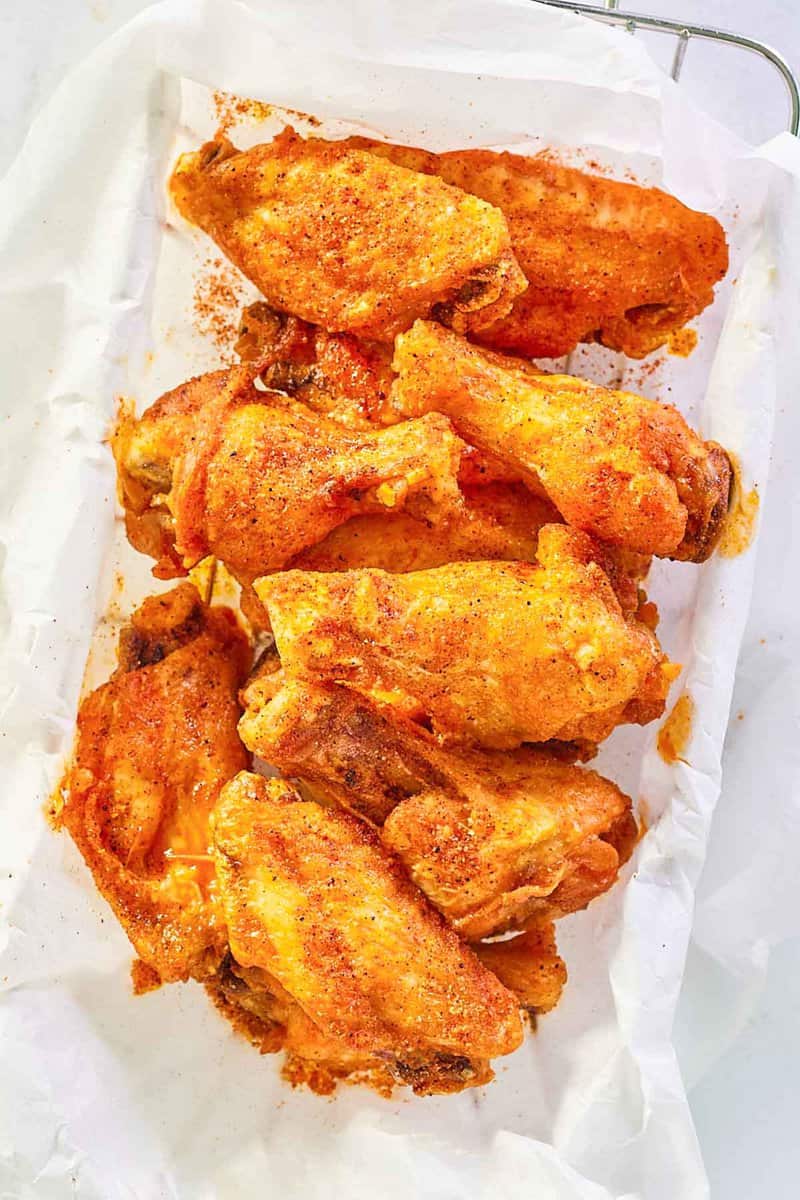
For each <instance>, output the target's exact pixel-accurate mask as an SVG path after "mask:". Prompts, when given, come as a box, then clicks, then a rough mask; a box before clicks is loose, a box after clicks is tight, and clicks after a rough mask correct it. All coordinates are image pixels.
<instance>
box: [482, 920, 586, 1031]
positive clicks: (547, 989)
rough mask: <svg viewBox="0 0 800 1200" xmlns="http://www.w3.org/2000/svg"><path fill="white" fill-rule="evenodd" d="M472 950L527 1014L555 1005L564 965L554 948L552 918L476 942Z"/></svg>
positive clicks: (563, 974)
mask: <svg viewBox="0 0 800 1200" xmlns="http://www.w3.org/2000/svg"><path fill="white" fill-rule="evenodd" d="M472 949H473V950H474V951H475V953H476V954H477V956H478V958H479V959H480V960H481V962H482V963H483V965H484V966H485V967H488V968H489V970H490V971H491V972H492V974H493V975H496V976H497V978H498V979H499V980H500V982H501V983H502V984H504V985H505V986H506V987H507V988H508V989H509V991H512V992H514V994H515V995H516V996H517V998H518V999H519V1002H520V1004H521V1005H522V1007H523V1008H525V1009H527V1010H528V1012H529V1013H533V1014H536V1013H546V1012H550V1010H551V1009H552V1008H555V1006H556V1005H557V1004H558V1002H559V1000H560V999H561V993H562V991H563V990H564V984H565V983H566V982H567V968H566V966H565V965H564V960H563V959H562V958H561V957H560V955H559V953H558V949H557V947H556V936H555V927H554V926H553V923H552V921H546V922H545V923H544V924H542V925H536V926H535V927H534V928H533V929H529V930H528V931H527V932H526V933H520V934H517V936H516V937H512V938H506V939H505V940H504V941H502V942H478V944H477V945H475V946H473V947H472Z"/></svg>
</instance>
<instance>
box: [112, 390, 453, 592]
mask: <svg viewBox="0 0 800 1200" xmlns="http://www.w3.org/2000/svg"><path fill="white" fill-rule="evenodd" d="M162 431H163V437H162ZM461 445H462V444H461V442H460V441H459V439H458V438H456V437H455V435H454V434H453V433H452V431H451V429H450V425H449V422H448V421H447V419H446V418H445V417H441V416H439V415H438V414H434V415H431V416H428V417H425V418H422V419H421V420H418V421H403V422H401V423H400V424H399V425H395V426H392V427H390V428H388V429H379V430H376V431H374V432H362V431H356V430H348V429H345V428H344V427H343V426H342V425H340V424H338V423H336V422H333V421H330V420H328V419H326V418H325V417H322V416H318V415H316V414H314V413H312V412H310V410H309V409H307V408H306V407H305V406H304V405H302V404H299V403H293V402H289V401H287V400H286V398H285V397H279V396H276V395H275V394H274V393H268V392H261V391H258V390H257V389H256V388H255V387H254V386H253V384H252V373H251V372H248V371H246V370H244V369H242V368H235V369H233V370H232V371H230V372H227V373H226V372H215V373H214V375H213V376H210V377H209V376H202V377H201V378H200V379H197V380H193V381H191V382H190V383H189V384H186V385H184V387H183V388H179V389H177V390H176V392H171V393H168V394H167V395H166V396H164V397H162V398H161V400H159V401H157V402H156V404H154V405H153V406H152V408H151V409H149V410H148V411H147V412H146V413H145V414H144V415H143V416H142V418H141V419H140V420H139V421H135V420H133V419H132V418H131V417H126V418H124V419H123V422H122V423H121V425H120V428H119V430H118V432H117V435H116V437H115V454H116V458H117V464H118V471H119V476H120V481H121V485H120V491H121V496H122V500H123V503H124V504H125V507H126V511H127V514H128V532H129V536H130V537H131V541H132V542H133V544H134V545H135V546H136V548H137V549H140V550H143V551H144V552H145V553H152V554H154V555H155V554H157V555H158V556H159V564H158V569H159V570H160V572H161V573H162V574H164V575H168V574H172V575H175V574H180V573H182V572H185V569H186V568H187V567H190V566H192V565H194V564H195V563H197V562H198V561H199V560H200V559H202V558H203V557H205V556H206V555H208V554H214V555H216V556H217V557H218V558H220V559H221V560H222V561H223V562H224V563H225V565H226V566H227V567H228V568H229V569H230V570H231V572H232V573H233V574H234V575H235V576H236V577H237V578H238V579H239V580H240V581H241V582H243V583H245V584H247V583H249V582H250V581H251V580H252V579H253V578H255V577H256V576H257V575H261V574H265V573H266V572H268V571H273V570H278V569H280V568H281V567H283V566H284V565H285V564H286V563H287V562H289V561H290V560H291V559H292V558H294V557H295V556H296V555H298V554H300V553H302V551H303V550H305V549H306V548H308V547H309V546H312V545H314V544H316V543H317V542H319V541H321V540H322V539H323V538H325V536H326V535H327V534H329V533H330V532H331V530H333V529H335V528H336V527H337V526H338V525H342V524H344V522H346V521H348V520H349V519H350V518H351V517H353V516H355V515H356V514H364V513H374V512H382V513H385V512H387V511H390V512H395V511H398V510H400V509H402V508H404V507H406V508H407V509H408V511H409V513H410V514H412V515H414V516H418V517H419V518H421V519H423V520H424V519H426V518H427V517H428V516H429V514H430V513H434V514H435V515H436V517H437V519H442V520H446V519H447V515H448V513H449V512H450V511H451V510H455V511H457V510H460V507H461V504H462V501H461V495H460V492H459V489H458V481H457V475H458V465H459V460H460V455H461ZM153 527H155V532H154V533H153V532H152V529H153ZM142 531H144V533H143V532H142Z"/></svg>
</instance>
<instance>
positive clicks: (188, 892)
mask: <svg viewBox="0 0 800 1200" xmlns="http://www.w3.org/2000/svg"><path fill="white" fill-rule="evenodd" d="M249 656H250V651H249V646H248V643H247V639H246V638H245V636H244V634H243V633H242V631H241V630H240V629H239V627H238V625H237V623H236V619H235V617H234V616H233V613H232V612H231V611H230V610H229V609H227V608H207V607H206V606H205V605H204V604H202V603H201V601H200V598H199V596H198V595H197V592H196V591H195V589H194V587H192V585H191V584H188V583H184V584H181V585H179V586H178V587H176V588H174V589H173V590H172V591H171V592H168V593H166V594H165V595H162V596H153V597H151V598H150V599H148V600H146V601H145V602H144V604H143V605H142V606H141V608H139V609H138V610H137V612H136V613H134V615H133V617H132V619H131V623H130V625H129V626H128V627H127V628H126V629H124V630H123V632H122V635H121V637H120V653H119V668H118V670H117V671H116V673H115V674H114V675H113V676H112V678H111V679H110V680H109V682H108V683H105V684H103V685H102V687H99V688H98V689H97V690H96V691H94V692H92V694H91V695H90V696H88V697H87V698H86V700H84V702H83V703H82V705H81V708H80V712H79V714H78V738H77V745H76V750H75V756H74V761H73V763H72V766H71V767H70V769H69V771H68V772H67V775H66V777H65V780H64V783H63V785H62V792H63V795H64V806H63V809H62V811H61V814H60V819H61V821H62V822H63V824H64V825H66V827H67V829H68V830H69V832H70V833H71V835H72V837H73V839H74V841H75V843H76V845H77V846H78V849H79V850H80V852H81V854H82V855H83V857H84V859H85V860H86V864H87V866H88V867H89V869H90V870H91V872H92V874H93V876H94V880H95V883H96V884H97V887H98V889H99V891H100V892H101V893H102V894H103V896H105V898H106V900H107V901H108V902H109V904H110V905H111V907H112V908H113V909H114V912H115V913H116V915H117V917H118V919H119V921H120V923H121V924H122V926H123V927H124V929H125V932H126V933H127V934H128V937H129V938H130V940H131V942H132V943H133V945H134V947H135V949H136V952H137V954H138V955H139V956H140V958H141V959H142V961H143V962H145V963H146V964H147V965H148V966H149V967H151V968H152V969H153V970H154V971H155V972H156V973H157V974H158V976H159V978H160V979H161V980H163V981H164V982H169V981H173V980H176V979H187V978H188V977H189V976H190V975H191V976H195V977H198V978H199V977H202V976H204V975H207V974H209V973H210V972H211V971H213V970H214V969H215V968H216V966H217V964H218V963H219V961H220V959H221V958H222V955H223V954H224V951H225V931H224V929H223V928H222V927H221V925H220V924H219V922H218V920H217V918H216V916H215V912H214V909H213V906H212V903H211V899H210V894H209V885H210V883H211V880H212V879H213V864H212V862H211V859H210V857H209V844H210V836H211V835H210V831H209V826H208V822H209V814H210V812H211V810H212V808H213V806H214V804H215V802H216V799H217V796H218V794H219V792H220V789H221V788H222V785H223V784H224V783H226V782H227V781H228V780H229V779H231V778H232V777H233V776H234V775H235V774H236V773H237V772H238V771H241V770H242V769H243V768H244V767H245V766H246V765H247V754H246V751H245V749H244V746H243V745H242V743H241V742H240V741H239V738H238V736H237V733H236V722H237V720H238V718H239V707H238V704H237V701H236V693H237V689H238V687H239V686H240V684H241V683H242V680H243V677H244V674H245V672H246V671H247V667H248V664H249Z"/></svg>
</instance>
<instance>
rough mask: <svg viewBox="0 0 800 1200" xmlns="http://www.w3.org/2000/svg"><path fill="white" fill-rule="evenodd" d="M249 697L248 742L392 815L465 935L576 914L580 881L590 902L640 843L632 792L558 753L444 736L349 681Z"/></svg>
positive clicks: (358, 804) (332, 791) (347, 799)
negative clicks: (464, 743) (478, 745)
mask: <svg viewBox="0 0 800 1200" xmlns="http://www.w3.org/2000/svg"><path fill="white" fill-rule="evenodd" d="M243 698H244V700H245V702H246V704H247V708H246V711H245V715H244V717H243V718H242V721H241V724H240V727H239V728H240V733H241V735H242V739H243V741H244V742H245V744H246V745H247V746H248V747H249V748H250V749H251V750H253V751H254V752H255V753H256V754H258V755H259V756H260V757H261V758H262V759H265V760H266V761H267V762H268V763H270V764H271V765H272V766H273V767H278V768H280V770H281V771H282V772H283V773H284V775H289V776H292V777H293V778H298V779H300V781H301V782H302V784H303V785H304V787H306V788H307V789H309V790H310V793H311V794H312V795H313V796H314V797H315V798H316V799H319V800H320V801H321V802H323V803H326V804H334V805H336V806H338V807H340V808H344V809H348V810H349V811H351V812H353V813H356V814H357V815H358V816H360V817H362V818H365V819H367V820H369V821H370V822H372V823H373V824H375V825H378V826H380V825H383V840H384V842H385V843H386V844H387V845H388V846H390V847H391V848H392V849H393V850H394V851H395V852H396V853H397V854H398V855H399V857H400V858H401V859H402V861H403V862H404V863H405V865H406V867H407V869H408V871H409V874H410V875H411V877H412V878H413V880H414V882H415V883H416V884H417V886H418V887H419V888H420V889H421V890H422V891H423V892H424V893H425V894H426V896H428V898H429V899H430V900H431V901H433V903H434V904H435V905H436V907H437V908H438V909H439V910H440V912H442V913H444V915H445V916H446V917H447V918H448V920H450V922H451V923H452V924H453V926H454V927H455V928H456V929H457V930H458V931H459V933H461V934H462V936H464V937H466V938H470V939H474V938H481V937H488V936H490V935H491V934H494V933H502V932H504V931H505V930H506V929H509V928H522V927H524V926H525V925H526V924H527V923H528V922H529V920H530V919H531V915H532V914H533V915H535V916H536V917H537V918H539V917H541V916H543V915H545V911H546V915H547V916H549V917H552V916H557V915H558V916H560V915H563V913H562V904H561V902H562V898H563V897H565V896H567V893H568V897H567V906H566V907H565V908H564V909H563V911H564V912H572V911H573V909H574V908H576V907H579V908H583V907H585V906H586V905H587V904H588V903H589V901H590V900H592V899H593V898H594V897H595V896H596V895H599V894H600V893H601V892H603V891H606V890H607V889H608V888H609V887H611V885H612V883H613V882H614V880H615V879H616V875H617V871H618V868H619V865H620V863H621V862H623V861H625V859H626V858H627V857H628V855H629V854H630V850H631V847H632V842H630V841H628V840H623V835H627V833H629V832H631V831H632V832H633V834H634V835H635V832H636V825H635V822H634V820H633V817H632V814H631V802H630V800H629V799H628V797H627V796H625V795H624V794H623V793H622V792H621V791H620V790H619V788H617V787H615V785H614V784H613V783H610V782H609V781H608V780H606V779H603V778H601V777H600V776H599V775H597V774H596V773H595V772H594V771H587V770H586V769H585V768H582V767H577V766H573V765H571V764H570V763H567V762H561V761H558V760H557V759H556V758H555V757H553V756H552V755H551V754H548V753H547V752H546V751H543V750H533V749H530V748H523V749H519V750H515V751H507V752H501V751H492V750H480V749H475V748H471V747H469V748H467V747H459V748H458V749H453V748H450V747H446V746H440V745H439V744H438V742H437V741H436V739H435V738H434V736H433V735H432V734H431V733H429V732H428V731H427V730H426V729H424V728H422V727H421V726H419V725H417V724H415V723H413V722H411V721H408V720H406V719H404V718H403V717H402V716H401V715H400V714H398V713H396V712H393V711H392V710H391V708H389V707H383V706H381V705H379V704H376V703H374V702H373V701H372V700H368V699H366V698H365V697H363V696H360V695H359V694H358V693H356V692H354V691H353V690H352V689H350V688H346V687H337V686H328V687H319V686H314V685H306V684H298V683H290V684H287V685H285V686H284V687H283V688H280V690H278V691H277V694H274V691H273V692H272V693H271V694H265V693H264V692H262V691H260V689H259V688H258V687H254V688H252V689H246V690H245V693H244V696H243ZM598 842H602V846H603V848H602V850H600V851H597V850H596V843H598ZM598 860H600V861H598ZM588 866H594V868H595V870H594V872H593V873H592V872H590V871H589V870H587V867H588ZM576 875H577V878H574V877H575V876H576ZM578 900H579V901H580V902H578Z"/></svg>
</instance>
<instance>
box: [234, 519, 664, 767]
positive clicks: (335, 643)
mask: <svg viewBox="0 0 800 1200" xmlns="http://www.w3.org/2000/svg"><path fill="white" fill-rule="evenodd" d="M537 560H538V561H537V562H536V563H535V564H531V563H514V562H476V563H452V564H450V565H448V566H444V567H439V568H436V569H434V570H429V571H414V572H410V573H408V574H405V575H392V574H388V573H387V572H384V571H377V570H370V569H364V570H358V571H345V572H342V573H340V574H321V573H316V572H306V571H287V572H285V573H282V574H281V575H276V576H272V577H268V578H265V579H261V580H259V581H258V582H257V583H256V585H255V590H256V593H257V595H258V597H259V599H260V600H261V601H262V603H263V604H265V605H266V607H267V609H268V611H269V617H270V621H271V624H272V629H273V632H274V635H275V640H276V643H277V647H278V651H279V654H280V657H281V662H282V663H283V668H284V671H285V672H286V675H287V678H288V679H303V680H306V681H309V680H322V681H329V682H339V683H347V684H349V685H350V686H352V687H354V688H356V689H357V690H359V691H361V692H362V693H364V694H368V695H373V696H375V697H376V698H379V699H381V698H385V699H388V700H391V701H392V702H393V703H396V704H397V705H398V706H399V707H400V708H402V709H403V710H404V711H406V712H408V713H409V714H411V715H412V716H414V717H417V718H419V719H422V720H425V719H427V720H430V721H431V723H432V727H433V729H434V731H435V732H436V733H437V734H438V735H440V736H441V737H443V738H446V739H450V740H453V741H474V742H478V743H480V744H482V745H485V746H488V747H495V748H508V747H512V746H517V745H519V744H520V743H521V742H526V741H536V742H544V741H548V740H549V739H551V738H559V739H562V740H565V741H569V740H571V739H586V740H588V741H599V740H601V739H602V738H604V737H606V736H607V735H608V734H609V733H610V732H611V730H612V729H613V728H614V727H615V726H616V725H617V724H619V723H620V722H625V721H638V722H641V723H643V722H645V721H649V720H652V719H653V718H654V717H655V716H658V715H659V714H660V713H661V712H663V709H664V700H665V696H666V692H667V689H668V686H669V683H670V682H671V680H672V678H674V675H675V673H676V670H677V669H676V668H674V667H672V666H671V665H670V664H669V663H668V662H667V661H666V659H665V657H664V655H663V653H662V651H661V649H660V647H659V645H658V642H657V641H656V639H655V636H654V635H653V633H652V631H651V630H650V629H649V628H647V627H646V626H645V625H644V624H642V623H640V622H639V621H637V620H636V619H635V618H634V617H633V616H630V615H628V614H626V613H625V612H624V611H623V608H622V607H621V605H620V602H619V600H618V598H617V596H616V594H615V592H614V589H613V587H612V585H611V582H610V580H609V578H608V576H607V574H606V573H605V571H604V570H603V569H602V567H601V566H600V565H599V562H598V554H597V551H596V548H595V547H594V546H593V544H592V542H591V541H590V539H588V538H587V537H586V536H585V535H583V534H580V533H578V532H577V531H575V530H570V529H568V528H567V527H565V526H562V525H547V526H545V527H544V528H543V529H542V530H541V531H540V533H539V545H538V550H537Z"/></svg>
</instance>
